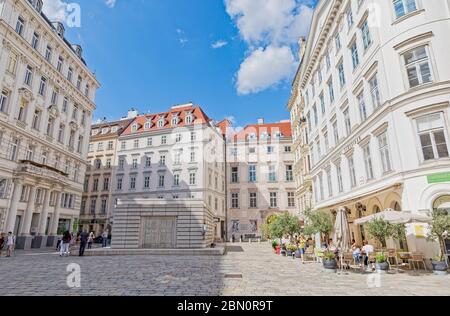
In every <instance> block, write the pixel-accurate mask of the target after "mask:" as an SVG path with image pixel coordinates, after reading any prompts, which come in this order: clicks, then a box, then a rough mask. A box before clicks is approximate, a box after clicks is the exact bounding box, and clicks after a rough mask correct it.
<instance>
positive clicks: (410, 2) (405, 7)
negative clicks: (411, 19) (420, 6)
mask: <svg viewBox="0 0 450 316" xmlns="http://www.w3.org/2000/svg"><path fill="white" fill-rule="evenodd" d="M394 10H395V15H396V16H397V18H401V17H402V16H405V15H407V14H409V13H411V12H414V11H416V10H417V5H416V0H394Z"/></svg>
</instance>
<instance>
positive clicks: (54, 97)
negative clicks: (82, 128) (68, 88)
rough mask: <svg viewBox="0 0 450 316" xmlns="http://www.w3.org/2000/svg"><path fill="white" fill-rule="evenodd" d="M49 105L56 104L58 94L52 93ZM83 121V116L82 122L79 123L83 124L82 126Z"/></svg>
mask: <svg viewBox="0 0 450 316" xmlns="http://www.w3.org/2000/svg"><path fill="white" fill-rule="evenodd" d="M50 104H52V105H56V104H58V92H57V91H53V92H52V99H51V101H50ZM83 113H84V114H86V112H85V111H83ZM84 119H85V117H84V116H83V117H82V121H81V124H83V125H84Z"/></svg>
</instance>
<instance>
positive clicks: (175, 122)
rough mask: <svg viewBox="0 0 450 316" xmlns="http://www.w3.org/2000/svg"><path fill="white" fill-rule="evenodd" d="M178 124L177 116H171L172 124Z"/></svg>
mask: <svg viewBox="0 0 450 316" xmlns="http://www.w3.org/2000/svg"><path fill="white" fill-rule="evenodd" d="M177 125H178V117H177V116H175V117H173V118H172V126H177Z"/></svg>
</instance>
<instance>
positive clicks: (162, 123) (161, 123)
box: [158, 117, 164, 128]
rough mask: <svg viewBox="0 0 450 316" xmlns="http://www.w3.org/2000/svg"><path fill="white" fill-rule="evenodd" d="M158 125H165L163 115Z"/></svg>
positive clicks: (160, 126)
mask: <svg viewBox="0 0 450 316" xmlns="http://www.w3.org/2000/svg"><path fill="white" fill-rule="evenodd" d="M158 127H159V128H162V127H164V118H163V117H161V118H160V119H159V120H158Z"/></svg>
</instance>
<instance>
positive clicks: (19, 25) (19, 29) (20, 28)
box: [16, 16, 25, 36]
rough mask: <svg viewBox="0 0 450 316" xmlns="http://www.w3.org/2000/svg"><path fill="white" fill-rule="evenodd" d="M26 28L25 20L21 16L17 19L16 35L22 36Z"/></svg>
mask: <svg viewBox="0 0 450 316" xmlns="http://www.w3.org/2000/svg"><path fill="white" fill-rule="evenodd" d="M24 28H25V20H24V19H23V18H22V17H21V16H19V17H18V18H17V23H16V33H17V34H19V35H20V36H22V35H23V30H24Z"/></svg>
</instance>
